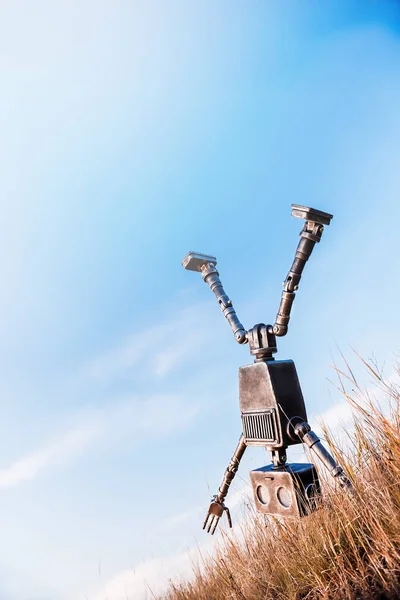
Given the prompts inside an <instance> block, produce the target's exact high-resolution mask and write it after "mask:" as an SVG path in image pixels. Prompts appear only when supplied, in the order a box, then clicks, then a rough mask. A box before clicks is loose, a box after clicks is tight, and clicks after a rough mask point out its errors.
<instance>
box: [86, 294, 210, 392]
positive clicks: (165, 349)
mask: <svg viewBox="0 0 400 600" xmlns="http://www.w3.org/2000/svg"><path fill="white" fill-rule="evenodd" d="M208 314H209V303H204V304H202V303H199V304H195V305H192V306H189V307H185V308H184V309H181V311H180V316H179V318H177V319H170V320H169V321H167V322H159V323H156V324H154V325H152V326H151V327H149V328H147V329H144V330H142V331H139V332H137V333H135V334H133V335H131V336H128V337H127V338H125V339H123V340H121V341H120V342H119V343H118V344H117V345H116V346H115V347H114V348H113V349H112V350H110V351H108V352H105V353H104V354H103V355H102V356H100V357H98V358H95V359H94V360H93V361H92V362H90V363H89V364H88V365H87V366H86V367H85V369H84V376H86V377H89V378H91V379H96V380H99V381H103V382H105V381H110V380H113V379H118V378H119V377H121V376H123V375H124V374H126V373H127V372H129V370H131V369H133V368H134V367H137V366H139V365H140V366H141V367H143V368H146V369H147V370H148V371H149V372H151V373H153V374H155V375H158V376H160V377H161V376H164V375H167V374H168V373H170V372H171V371H172V370H173V369H174V368H179V367H180V366H182V365H183V364H184V363H187V362H188V361H189V360H190V359H191V358H192V357H193V355H194V354H195V353H197V352H199V350H200V348H201V346H202V344H204V343H205V342H206V341H207V339H209V338H210V337H211V334H212V323H210V324H209V331H208V327H207V325H204V324H205V323H207V318H206V316H207V315H208ZM205 315H206V316H205ZM199 319H200V321H199ZM199 322H201V324H202V326H201V327H200V326H199Z"/></svg>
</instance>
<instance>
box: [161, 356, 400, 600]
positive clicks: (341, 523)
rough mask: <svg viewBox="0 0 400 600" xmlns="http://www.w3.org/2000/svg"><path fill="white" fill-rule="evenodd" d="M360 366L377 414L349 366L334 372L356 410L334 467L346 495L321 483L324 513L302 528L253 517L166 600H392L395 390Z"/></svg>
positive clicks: (397, 443)
mask: <svg viewBox="0 0 400 600" xmlns="http://www.w3.org/2000/svg"><path fill="white" fill-rule="evenodd" d="M364 364H365V366H366V368H367V369H368V370H369V371H370V373H371V375H372V377H373V379H374V380H375V382H376V385H377V391H379V394H380V396H382V393H383V394H384V396H385V409H383V408H380V407H377V404H376V402H374V401H373V400H371V398H370V395H368V394H366V393H365V392H363V391H362V389H361V388H360V386H359V385H358V383H357V381H356V379H355V378H354V376H353V374H352V372H351V370H350V368H349V367H348V365H347V367H346V369H347V372H341V371H337V373H338V378H339V387H340V389H341V391H342V393H343V394H344V395H345V396H346V398H347V400H348V402H349V403H350V404H351V406H352V407H353V409H354V428H352V429H349V440H350V441H351V444H350V446H351V448H350V451H349V450H348V448H347V450H346V458H345V460H344V461H343V460H341V463H342V465H343V466H344V467H345V468H346V469H347V472H348V473H349V474H350V477H351V479H352V480H353V482H354V490H355V491H354V495H353V496H350V495H349V494H346V493H345V492H343V491H341V490H335V489H333V488H332V486H331V484H330V482H328V481H325V482H324V489H325V502H324V506H323V507H322V508H321V509H320V510H318V511H317V512H315V513H313V514H312V515H311V516H309V517H307V518H304V519H302V520H301V521H287V522H285V523H279V522H277V521H276V520H273V519H271V520H270V521H269V522H268V523H266V522H265V520H263V519H262V517H257V516H256V515H253V517H254V518H251V519H247V520H246V522H245V524H244V525H243V526H242V531H241V534H240V535H239V536H236V537H234V538H232V537H231V536H226V535H222V541H221V544H220V545H219V548H218V549H217V550H216V552H215V554H214V556H212V557H204V558H203V560H202V563H201V564H199V565H197V566H196V567H195V568H194V576H193V578H192V580H191V581H188V582H184V583H179V584H171V587H170V589H169V591H168V592H167V594H166V595H165V596H164V597H163V598H164V600H228V599H229V600H236V599H237V600H261V599H273V600H275V599H276V600H280V599H288V600H300V599H306V598H307V599H309V600H317V599H318V600H321V599H326V598H330V599H331V598H334V599H338V600H340V599H343V600H345V599H346V600H354V599H360V600H361V599H362V600H368V599H372V598H373V599H384V598H387V599H391V598H393V599H395V598H400V431H399V426H400V387H398V386H393V385H389V384H388V383H385V381H384V380H383V378H382V376H381V375H380V374H379V372H378V370H377V369H376V368H374V367H371V366H370V365H368V364H366V363H364ZM349 387H350V392H348V391H347V388H349ZM326 436H327V438H328V441H329V443H330V445H331V449H333V447H334V445H333V442H332V439H330V438H329V434H328V433H326Z"/></svg>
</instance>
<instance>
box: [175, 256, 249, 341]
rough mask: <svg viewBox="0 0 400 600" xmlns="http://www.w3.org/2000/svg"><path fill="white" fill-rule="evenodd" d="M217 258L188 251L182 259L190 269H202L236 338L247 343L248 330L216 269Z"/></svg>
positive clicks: (184, 264) (185, 266)
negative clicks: (240, 319) (242, 322)
mask: <svg viewBox="0 0 400 600" xmlns="http://www.w3.org/2000/svg"><path fill="white" fill-rule="evenodd" d="M216 264H217V259H216V258H215V256H208V255H207V254H199V253H196V252H188V253H187V254H186V256H185V258H184V259H183V261H182V266H183V267H184V268H185V269H188V270H189V271H200V273H201V276H202V277H203V280H204V281H205V282H206V283H208V285H209V286H210V289H211V291H212V292H214V294H215V297H216V298H217V301H218V304H219V305H220V307H221V310H222V312H223V313H224V317H225V318H226V319H227V321H228V323H229V325H230V326H231V328H232V331H233V334H234V336H235V340H236V341H237V342H238V343H239V344H246V343H247V331H246V330H245V328H244V327H243V325H242V324H241V322H240V321H239V319H238V316H237V314H236V311H235V309H234V308H233V305H232V301H231V300H230V299H229V298H228V296H227V295H226V293H225V290H224V288H223V286H222V283H221V280H220V278H219V273H218V271H217V269H216Z"/></svg>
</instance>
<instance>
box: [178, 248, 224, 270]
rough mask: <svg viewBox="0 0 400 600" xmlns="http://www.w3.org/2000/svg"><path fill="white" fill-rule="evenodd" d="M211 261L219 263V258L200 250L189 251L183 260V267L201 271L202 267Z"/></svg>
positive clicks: (214, 263)
mask: <svg viewBox="0 0 400 600" xmlns="http://www.w3.org/2000/svg"><path fill="white" fill-rule="evenodd" d="M208 263H211V264H213V265H216V264H217V259H216V258H215V256H210V255H209V254H200V252H193V251H191V252H188V253H187V254H186V256H185V258H184V259H183V261H182V263H181V264H182V267H184V268H185V269H187V270H188V271H201V267H203V266H204V265H207V264H208Z"/></svg>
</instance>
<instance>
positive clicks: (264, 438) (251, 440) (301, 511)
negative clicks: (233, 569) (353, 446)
mask: <svg viewBox="0 0 400 600" xmlns="http://www.w3.org/2000/svg"><path fill="white" fill-rule="evenodd" d="M292 216H293V217H298V218H301V219H305V223H304V226H303V228H302V230H301V232H300V241H299V243H298V246H297V250H296V254H295V258H294V261H293V264H292V266H291V268H290V271H289V272H288V274H287V276H286V279H285V281H284V283H283V292H282V296H281V302H280V306H279V310H278V313H277V316H276V320H275V323H274V324H273V325H265V324H264V323H258V324H256V325H254V327H252V328H251V329H249V330H248V331H247V330H246V329H245V328H244V326H243V325H242V323H241V322H240V321H239V319H238V317H237V314H236V311H235V309H234V307H233V304H232V301H231V300H230V299H229V297H228V296H227V294H226V293H225V291H224V288H223V286H222V283H221V280H220V278H219V273H218V271H217V268H216V265H217V259H216V258H215V257H214V256H209V255H206V254H199V253H196V252H189V253H188V254H187V255H186V256H185V258H184V259H183V261H182V266H183V267H184V268H185V269H188V270H190V271H198V272H200V273H201V276H202V278H203V281H204V282H205V283H207V284H208V285H209V287H210V289H211V291H212V292H213V293H214V294H215V296H216V298H217V301H218V304H219V305H220V307H221V311H222V313H223V314H224V316H225V318H226V319H227V321H228V323H229V325H230V326H231V328H232V332H233V335H234V337H235V340H236V341H237V342H238V343H239V344H249V348H250V354H251V355H252V356H254V363H253V364H251V365H245V366H242V367H240V368H239V401H240V413H241V420H242V428H243V430H242V434H241V436H240V438H239V442H238V445H237V447H236V449H235V451H234V453H233V456H232V458H231V460H230V462H229V464H228V466H227V468H226V471H225V473H224V477H223V480H222V483H221V485H220V487H219V489H218V493H217V494H216V495H214V496H213V498H212V500H211V503H210V506H209V509H208V512H207V516H206V519H205V521H204V524H203V529H206V530H207V533H210V532H211V535H213V534H214V533H215V530H216V528H217V525H218V523H219V520H220V518H221V517H222V516H223V514H224V513H226V515H227V519H228V524H229V526H230V527H232V520H231V516H230V512H229V509H228V507H227V506H225V503H224V502H225V498H226V496H227V494H228V491H229V487H230V485H231V483H232V480H233V479H234V477H235V475H236V473H237V470H238V468H239V463H240V461H241V459H242V457H243V454H244V452H245V450H246V448H247V446H264V447H265V448H266V449H267V451H269V452H271V455H272V463H271V464H269V465H266V466H263V467H261V468H259V469H255V470H253V471H251V472H250V481H251V485H252V489H253V494H254V502H255V507H256V510H257V511H258V512H260V513H263V514H268V515H274V516H276V517H289V518H300V517H304V516H306V515H309V514H310V513H311V512H312V511H314V510H316V509H317V508H318V506H319V504H320V503H319V502H318V499H319V498H320V496H321V489H320V482H319V478H318V473H317V470H316V468H315V466H314V464H312V463H291V464H289V463H287V462H286V460H287V459H286V449H287V448H288V447H289V446H292V445H295V444H305V445H306V446H308V448H310V450H311V451H312V452H313V453H314V454H315V455H316V456H317V457H318V458H319V459H320V461H321V462H322V464H323V465H324V466H325V467H326V468H327V469H328V471H329V472H330V474H331V475H332V477H334V478H335V480H336V481H337V482H338V483H339V485H340V486H341V487H343V488H351V483H350V481H349V479H348V477H347V476H346V474H345V473H344V470H343V468H342V467H341V466H340V465H338V464H337V463H336V461H335V460H334V458H333V457H332V455H331V454H330V453H329V452H328V451H327V450H326V448H325V447H324V446H323V445H322V443H321V441H320V439H319V438H318V436H317V435H316V434H315V433H314V432H313V431H312V430H311V427H310V425H309V424H308V422H307V412H306V406H305V402H304V398H303V394H302V391H301V387H300V383H299V379H298V376H297V372H296V367H295V364H294V362H293V361H292V360H275V358H274V356H273V355H274V354H276V352H277V344H276V338H277V337H282V336H284V335H286V334H287V332H288V324H289V320H290V313H291V309H292V305H293V301H294V298H295V295H296V292H297V290H298V287H299V283H300V279H301V276H302V273H303V270H304V267H305V265H306V262H307V260H308V259H309V258H310V256H311V253H312V251H313V249H314V246H315V244H317V243H319V242H320V240H321V236H322V233H323V230H324V226H326V225H329V224H330V222H331V219H332V218H333V215H331V214H329V213H326V212H322V211H320V210H316V209H314V208H309V207H306V206H300V205H297V204H292Z"/></svg>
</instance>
